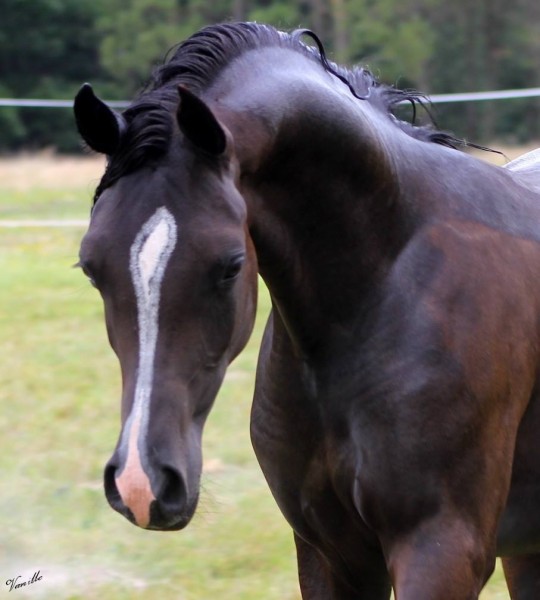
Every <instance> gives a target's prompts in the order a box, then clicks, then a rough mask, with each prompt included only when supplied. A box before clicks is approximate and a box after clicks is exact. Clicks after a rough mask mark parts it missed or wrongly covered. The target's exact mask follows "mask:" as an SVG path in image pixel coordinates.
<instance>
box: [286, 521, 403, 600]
mask: <svg viewBox="0 0 540 600" xmlns="http://www.w3.org/2000/svg"><path fill="white" fill-rule="evenodd" d="M294 541H295V544H296V557H297V561H298V579H299V583H300V591H301V592H302V598H303V600H389V599H390V594H391V585H390V578H389V577H388V575H387V573H386V568H385V565H384V560H383V558H382V556H381V557H380V566H379V568H377V569H373V568H372V566H373V565H372V564H371V565H370V566H369V567H368V565H366V569H365V573H363V574H360V577H359V578H358V579H359V581H360V583H356V582H355V585H354V588H353V587H351V586H350V585H348V584H347V583H346V582H345V581H343V580H342V579H340V578H339V577H338V576H337V575H336V574H335V573H334V572H333V571H332V569H331V567H330V565H329V564H328V562H327V561H326V560H325V559H324V558H323V556H322V555H321V554H320V553H319V551H318V550H317V549H316V548H314V547H313V546H312V545H311V544H308V543H307V542H305V541H304V540H303V539H302V538H301V537H299V536H298V535H297V534H296V533H295V534H294Z"/></svg>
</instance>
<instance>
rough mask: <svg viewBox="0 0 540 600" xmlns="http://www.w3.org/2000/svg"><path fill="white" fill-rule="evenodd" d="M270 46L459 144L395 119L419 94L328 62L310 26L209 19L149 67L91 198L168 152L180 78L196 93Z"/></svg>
mask: <svg viewBox="0 0 540 600" xmlns="http://www.w3.org/2000/svg"><path fill="white" fill-rule="evenodd" d="M303 36H308V37H310V38H311V39H312V40H313V41H314V42H315V44H316V47H313V46H309V45H307V44H305V43H304V42H302V41H301V38H302V37H303ZM272 46H279V47H284V48H290V49H292V50H294V51H296V52H300V53H302V54H303V55H305V56H306V57H307V58H308V59H309V60H313V61H316V62H319V63H321V64H322V65H323V67H324V68H325V69H326V70H327V71H329V72H330V73H332V74H333V75H335V76H336V77H337V78H339V79H340V80H341V81H342V82H344V83H345V84H346V85H347V86H348V87H349V89H350V91H351V93H352V94H353V95H354V96H355V97H356V98H358V99H359V100H361V101H366V102H369V103H370V104H373V105H374V106H375V107H377V108H378V109H379V110H380V111H381V112H383V113H385V114H387V115H388V117H389V118H390V119H391V120H392V121H393V122H394V123H395V125H396V126H397V127H398V128H399V129H401V130H402V131H405V132H406V133H407V134H408V135H410V136H412V137H414V138H416V139H420V140H423V141H428V142H434V143H437V144H441V145H445V146H450V147H457V146H459V145H462V143H461V142H460V140H457V139H456V138H454V137H453V136H451V135H449V134H447V133H444V132H440V131H437V130H436V129H433V128H432V127H430V126H422V127H419V126H416V125H414V124H411V123H408V122H404V121H401V120H399V119H397V118H396V117H395V116H394V113H393V111H394V109H395V107H396V106H397V105H398V104H401V103H403V102H408V103H410V104H411V106H412V108H413V115H414V114H415V113H416V107H417V106H418V105H421V106H423V105H424V103H423V96H422V95H421V94H418V93H416V92H410V91H404V90H399V89H396V88H394V87H391V86H386V85H383V84H381V83H380V82H379V81H378V80H377V79H376V78H375V77H374V76H373V74H372V73H371V72H370V71H368V70H367V69H363V68H359V67H356V68H354V69H347V68H345V67H342V66H339V65H336V64H334V63H332V62H330V61H329V60H328V59H327V58H326V55H325V52H324V48H323V45H322V43H321V42H320V40H319V38H318V37H317V36H316V35H315V34H314V33H312V32H311V31H309V30H305V29H300V30H297V31H294V32H292V33H291V34H287V33H283V32H281V31H278V30H276V29H274V28H273V27H270V26H268V25H260V24H257V23H226V24H221V25H212V26H209V27H206V28H204V29H202V30H200V31H199V32H197V33H195V34H194V35H193V36H191V37H190V38H188V39H187V40H186V41H184V42H182V43H180V44H179V45H178V46H176V47H174V48H173V49H172V50H171V51H170V52H169V55H168V57H167V59H166V61H165V63H164V64H163V65H161V66H159V67H158V68H157V69H156V70H155V71H154V73H153V75H152V78H151V79H150V81H149V82H148V84H147V85H146V87H145V88H144V89H143V90H142V92H141V93H140V94H139V95H138V96H137V97H136V98H135V100H134V101H133V102H132V104H131V105H130V106H129V107H128V108H127V109H126V110H125V111H124V112H123V116H124V118H125V120H126V122H127V124H128V128H127V130H126V132H125V133H124V135H123V136H122V140H121V143H120V146H119V148H118V150H117V151H116V152H115V153H114V154H113V155H112V156H111V157H109V163H108V166H107V169H106V171H105V174H104V175H103V178H102V180H101V182H100V184H99V186H98V188H97V189H96V193H95V196H94V201H96V200H97V198H98V197H99V196H100V194H101V193H102V192H103V191H104V190H105V189H106V188H108V187H110V186H111V185H113V184H114V183H115V182H116V181H117V180H118V179H119V178H120V177H122V176H124V175H126V174H128V173H131V172H133V171H135V170H137V169H139V168H141V167H142V166H143V165H147V164H152V163H153V162H155V161H157V160H158V159H159V158H160V157H162V156H163V155H164V154H165V153H166V152H167V150H168V148H169V144H170V140H171V138H172V133H173V116H172V115H174V112H175V110H176V107H177V105H178V91H177V88H178V85H179V84H184V85H186V86H187V87H189V88H190V89H191V90H192V91H193V92H195V93H197V94H199V93H201V92H203V91H204V90H205V89H206V88H208V87H209V86H210V85H211V84H212V82H213V81H214V80H215V79H216V77H217V76H218V75H219V74H220V73H221V71H222V70H223V69H224V68H225V67H226V66H227V65H229V64H230V63H231V62H232V61H233V60H234V59H236V58H238V57H239V56H241V55H242V54H244V53H245V52H248V51H250V50H255V49H257V48H264V47H272Z"/></svg>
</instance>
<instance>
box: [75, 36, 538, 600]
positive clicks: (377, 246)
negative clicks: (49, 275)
mask: <svg viewBox="0 0 540 600" xmlns="http://www.w3.org/2000/svg"><path fill="white" fill-rule="evenodd" d="M178 86H180V87H178ZM402 99H409V100H411V101H414V98H413V97H410V96H407V95H406V94H404V93H401V92H399V91H397V90H391V89H388V88H385V87H383V86H380V85H379V84H378V83H377V82H376V81H375V80H374V79H373V78H372V77H371V76H370V74H369V73H367V72H366V71H363V70H355V71H348V70H346V69H342V68H340V67H337V66H336V65H332V64H330V63H328V61H326V59H325V57H324V55H323V54H321V53H320V52H317V51H315V50H312V49H309V48H307V47H306V46H304V45H303V44H302V43H301V42H300V41H299V34H292V35H286V34H282V33H279V32H276V31H275V30H273V29H271V28H268V27H265V26H261V25H255V24H229V25H223V26H216V27H210V28H207V29H205V30H202V31H201V32H199V33H198V34H196V35H195V36H193V37H192V38H190V39H189V40H188V41H187V42H185V43H184V44H182V45H181V46H180V47H179V48H178V50H177V51H176V53H175V55H174V56H173V57H172V58H171V60H170V62H169V63H168V64H166V65H165V66H164V67H162V68H161V69H160V70H159V71H158V72H157V74H156V76H155V78H154V80H153V83H152V84H151V86H150V88H149V89H148V90H147V91H146V92H145V93H144V94H142V95H141V97H140V98H139V99H137V100H136V101H135V102H134V104H133V105H132V106H131V107H130V108H129V109H128V110H127V111H126V112H125V113H123V115H117V114H115V113H113V112H112V111H110V109H108V108H107V107H106V106H105V105H104V104H103V103H102V102H101V101H100V100H98V99H97V98H96V97H95V96H94V95H93V92H92V91H91V88H89V87H88V86H86V87H84V88H83V89H82V90H81V92H80V93H79V95H78V97H77V99H76V103H75V113H76V117H77V122H78V126H79V130H80V131H81V133H82V135H83V137H84V138H85V139H86V141H87V142H88V143H89V144H90V145H91V146H92V147H93V148H94V149H96V150H98V151H101V152H105V153H107V154H109V155H110V161H109V165H108V169H107V172H106V173H105V176H104V178H103V180H102V182H101V184H100V186H99V187H98V190H97V193H96V203H95V206H94V209H93V216H92V221H91V224H90V228H89V232H88V233H87V235H86V237H85V239H84V240H83V243H82V246H81V265H82V267H83V269H84V270H85V272H86V273H87V274H88V275H89V276H90V277H91V278H92V279H93V280H94V282H95V284H96V285H97V287H98V288H99V289H100V291H101V293H102V295H103V298H104V303H105V312H106V318H107V325H108V330H109V336H110V339H111V344H112V345H113V348H114V349H115V351H116V352H117V354H118V356H119V359H120V363H121V367H122V374H123V382H124V386H123V410H122V414H123V418H122V422H123V428H122V433H121V435H120V439H119V443H118V446H117V449H116V451H115V453H114V455H113V457H112V459H111V461H110V462H109V464H108V466H107V469H106V474H105V488H106V493H107V497H108V499H109V501H110V502H111V504H112V506H113V507H114V508H115V509H116V510H118V511H120V512H121V513H123V514H124V515H126V516H127V517H128V518H130V519H131V520H133V521H134V522H136V523H137V524H138V525H140V526H143V527H148V528H154V529H178V528H180V527H183V526H185V525H186V524H187V522H188V521H189V519H190V518H191V515H192V514H193V511H194V510H195V505H196V502H197V496H198V484H199V477H200V468H201V458H200V436H201V433H202V427H203V424H204V420H205V418H206V415H207V414H208V411H209V410H210V407H211V404H212V402H213V399H214V397H215V395H216V393H217V390H218V388H219V385H220V382H221V380H222V377H223V373H224V372H225V369H226V366H227V364H228V363H229V362H230V360H232V358H233V357H234V356H235V355H236V354H237V353H238V352H239V351H240V350H241V348H242V347H243V345H244V344H245V342H246V340H247V337H248V335H249V332H250V330H251V325H252V322H253V318H254V312H255V309H254V294H255V288H256V278H255V273H256V270H257V268H258V271H259V273H260V274H261V275H262V277H263V278H264V280H265V282H266V284H267V285H268V288H269V291H270V294H271V298H272V306H273V308H272V313H271V315H270V318H269V321H268V324H267V326H266V331H265V334H264V339H263V343H262V347H261V352H260V358H259V364H258V369H257V381H256V389H255V395H254V401H253V410H252V421H251V434H252V440H253V445H254V448H255V452H256V454H257V457H258V459H259V462H260V464H261V467H262V469H263V472H264V474H265V476H266V479H267V481H268V483H269V486H270V489H271V490H272V493H273V495H274V497H275V498H276V501H277V503H278V505H279V507H280V509H281V511H282V512H283V514H284V516H285V518H286V519H287V520H288V522H289V523H290V525H291V527H292V528H293V530H294V535H295V541H296V545H297V553H298V567H299V578H300V586H301V589H302V594H303V597H304V598H306V599H309V600H317V599H321V600H322V599H325V600H326V599H335V600H345V599H347V598H351V599H352V598H359V599H363V600H366V599H369V600H371V599H374V600H384V599H387V598H389V596H390V590H391V587H393V588H394V590H395V594H396V597H397V598H398V599H399V600H422V599H430V600H436V599H440V600H449V599H450V600H451V599H455V600H469V599H473V598H477V597H478V594H479V592H480V590H481V588H482V586H483V585H484V583H485V581H486V579H487V578H488V577H489V575H490V573H491V571H492V569H493V565H494V560H495V556H496V554H497V553H498V554H499V555H502V556H503V557H505V558H504V561H503V564H504V566H505V572H506V574H507V579H508V582H509V586H510V589H511V592H512V597H513V598H516V599H519V600H524V599H533V598H538V597H540V559H539V552H540V516H539V515H540V510H539V509H540V460H539V458H540V457H539V454H540V445H539V444H538V442H537V439H538V431H539V425H540V398H539V395H538V391H537V376H538V375H537V374H538V366H539V362H540V360H539V359H540V353H539V339H538V335H539V315H540V284H539V283H538V282H539V277H538V274H539V272H540V243H539V242H540V195H539V192H538V187H539V185H540V179H539V177H538V166H537V162H536V161H535V160H533V159H532V158H531V157H530V158H529V160H525V161H522V162H521V163H514V164H510V165H509V166H508V168H506V169H503V168H498V167H493V166H489V165H487V164H484V163H482V162H480V161H478V160H476V159H474V158H472V157H470V156H467V155H465V154H462V153H460V152H458V151H456V150H455V149H452V148H449V147H447V146H449V145H452V139H451V138H450V137H449V136H446V135H444V134H441V133H439V132H436V131H432V130H429V129H424V128H415V127H413V126H411V125H408V124H406V123H401V122H400V121H398V120H397V119H396V118H394V117H393V116H392V115H391V113H390V108H391V107H392V106H393V104H395V103H397V102H398V101H400V100H402ZM437 142H438V143H437ZM152 307H153V308H152Z"/></svg>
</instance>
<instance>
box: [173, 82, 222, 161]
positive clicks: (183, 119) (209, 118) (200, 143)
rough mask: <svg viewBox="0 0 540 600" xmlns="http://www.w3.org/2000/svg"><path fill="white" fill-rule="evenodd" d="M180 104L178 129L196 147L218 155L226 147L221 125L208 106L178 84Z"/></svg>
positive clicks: (177, 115)
mask: <svg viewBox="0 0 540 600" xmlns="http://www.w3.org/2000/svg"><path fill="white" fill-rule="evenodd" d="M178 93H179V94H180V104H179V105H178V111H177V113H176V117H177V119H178V126H179V127H180V131H181V132H182V133H183V134H184V135H185V136H186V138H187V139H188V140H189V141H190V142H191V143H192V144H194V145H195V146H197V148H200V149H201V150H204V151H205V152H208V153H209V154H213V155H214V156H219V155H221V154H223V153H224V152H225V149H226V147H227V136H226V134H225V131H224V130H223V127H222V126H221V125H220V123H219V121H218V120H217V119H216V117H215V116H214V113H213V112H212V111H211V110H210V109H209V108H208V106H207V105H206V104H205V103H204V102H203V101H202V100H201V99H200V98H199V97H198V96H196V95H195V94H193V93H192V92H190V91H189V90H188V89H187V88H186V87H184V86H182V85H181V86H179V87H178Z"/></svg>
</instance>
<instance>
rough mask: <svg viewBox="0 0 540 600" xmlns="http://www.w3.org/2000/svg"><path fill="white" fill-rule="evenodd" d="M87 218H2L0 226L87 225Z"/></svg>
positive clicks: (14, 227) (10, 227) (12, 227)
mask: <svg viewBox="0 0 540 600" xmlns="http://www.w3.org/2000/svg"><path fill="white" fill-rule="evenodd" d="M88 222H89V220H88V219H86V220H83V219H2V220H0V228H2V227H5V228H7V229H21V228H25V227H45V228H47V229H48V228H49V227H87V226H88Z"/></svg>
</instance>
